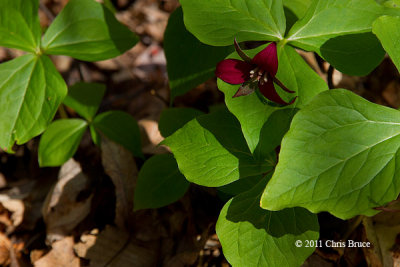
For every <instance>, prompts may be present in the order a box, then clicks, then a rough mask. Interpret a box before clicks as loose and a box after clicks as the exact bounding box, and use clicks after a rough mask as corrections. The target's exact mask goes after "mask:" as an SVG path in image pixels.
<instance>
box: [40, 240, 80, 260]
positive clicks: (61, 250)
mask: <svg viewBox="0 0 400 267" xmlns="http://www.w3.org/2000/svg"><path fill="white" fill-rule="evenodd" d="M73 247H74V239H73V237H71V236H69V237H65V238H63V239H61V240H59V241H56V242H54V243H53V244H52V249H51V250H50V252H49V253H47V254H46V255H45V256H43V257H42V258H40V259H39V260H37V261H35V262H34V266H35V267H55V266H57V267H79V266H80V259H79V258H78V257H76V255H75V253H74V249H73Z"/></svg>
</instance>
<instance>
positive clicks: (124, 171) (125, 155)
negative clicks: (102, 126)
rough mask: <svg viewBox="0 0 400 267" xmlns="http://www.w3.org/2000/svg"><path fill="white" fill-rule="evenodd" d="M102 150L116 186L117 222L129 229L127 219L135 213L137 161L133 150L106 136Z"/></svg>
mask: <svg viewBox="0 0 400 267" xmlns="http://www.w3.org/2000/svg"><path fill="white" fill-rule="evenodd" d="M101 150H102V152H101V159H102V164H103V167H104V171H105V172H106V173H107V174H108V175H109V176H110V177H111V180H112V182H113V183H114V186H115V195H116V198H117V199H116V210H115V224H116V225H117V226H118V227H119V228H121V229H128V228H129V225H127V221H128V219H129V217H130V216H131V215H132V214H133V192H134V189H135V185H136V181H137V176H138V170H137V166H136V162H135V160H134V159H133V156H132V154H131V152H129V151H128V150H126V149H125V148H124V147H122V146H121V145H119V144H116V143H114V142H112V141H110V140H109V139H107V138H106V137H105V136H102V138H101Z"/></svg>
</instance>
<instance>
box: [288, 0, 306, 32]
mask: <svg viewBox="0 0 400 267" xmlns="http://www.w3.org/2000/svg"><path fill="white" fill-rule="evenodd" d="M312 1H313V0H283V7H284V10H285V17H286V32H288V31H289V30H290V29H291V28H292V27H293V25H294V24H295V23H296V21H298V20H299V19H301V18H302V17H304V15H305V14H306V12H307V10H308V8H309V7H310V5H311V3H312Z"/></svg>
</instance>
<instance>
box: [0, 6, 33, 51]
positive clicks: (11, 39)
mask: <svg viewBox="0 0 400 267" xmlns="http://www.w3.org/2000/svg"><path fill="white" fill-rule="evenodd" d="M38 4H39V1H38V0H1V1H0V46H6V47H10V48H17V49H21V50H24V51H28V52H36V50H37V48H38V47H39V44H40V38H41V29H40V23H39V16H38V6H39V5H38Z"/></svg>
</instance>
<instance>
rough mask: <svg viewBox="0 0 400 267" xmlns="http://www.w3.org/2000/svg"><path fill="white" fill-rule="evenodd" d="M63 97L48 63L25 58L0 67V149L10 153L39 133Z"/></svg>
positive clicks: (64, 88) (57, 76) (57, 77)
mask: <svg viewBox="0 0 400 267" xmlns="http://www.w3.org/2000/svg"><path fill="white" fill-rule="evenodd" d="M66 94H67V86H66V84H65V82H64V80H63V79H62V77H61V75H60V74H59V73H58V72H57V70H56V68H55V67H54V65H53V63H52V62H51V60H50V59H49V58H48V57H46V56H42V57H36V56H35V55H31V54H30V55H25V56H22V57H18V58H16V59H14V60H11V61H8V62H6V63H3V64H1V65H0V116H1V120H0V129H1V131H0V147H2V148H3V149H4V150H7V151H8V152H12V146H13V145H14V143H15V141H16V142H17V144H23V143H26V142H27V141H29V140H30V139H31V138H33V137H35V136H37V135H39V134H40V133H42V132H43V131H44V130H45V129H46V127H47V125H48V124H49V123H50V121H51V120H52V119H53V117H54V115H55V113H56V111H57V108H58V106H59V105H60V103H61V101H62V100H63V98H64V97H65V95H66Z"/></svg>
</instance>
